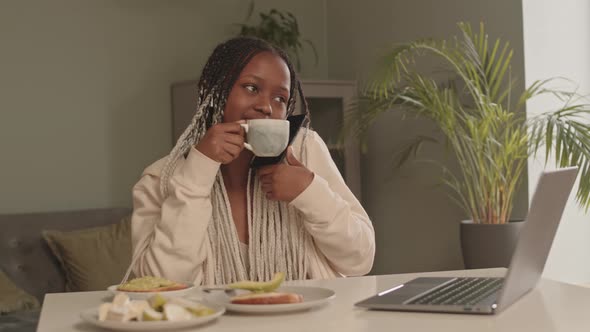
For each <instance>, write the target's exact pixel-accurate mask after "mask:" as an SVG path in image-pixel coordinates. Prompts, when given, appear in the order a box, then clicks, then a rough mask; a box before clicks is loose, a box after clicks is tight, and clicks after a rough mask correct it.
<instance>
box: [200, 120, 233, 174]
mask: <svg viewBox="0 0 590 332" xmlns="http://www.w3.org/2000/svg"><path fill="white" fill-rule="evenodd" d="M240 123H244V121H237V122H229V123H218V124H216V125H213V126H212V127H211V128H209V129H208V130H207V132H206V133H205V136H203V138H202V139H201V141H200V142H199V143H197V145H196V146H195V148H196V149H197V150H199V151H200V152H201V153H202V154H204V155H206V156H207V157H209V158H211V159H213V160H215V161H217V162H220V163H222V164H229V163H230V162H232V161H233V160H234V159H236V158H237V157H238V156H239V155H240V152H242V150H243V149H244V128H242V126H240Z"/></svg>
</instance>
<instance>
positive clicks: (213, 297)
mask: <svg viewBox="0 0 590 332" xmlns="http://www.w3.org/2000/svg"><path fill="white" fill-rule="evenodd" d="M276 291H277V292H285V293H297V294H301V295H302V296H303V302H301V303H289V304H234V303H231V297H229V296H227V295H226V294H225V293H223V292H214V293H212V294H209V295H207V297H206V298H207V300H208V301H210V302H214V303H217V304H219V305H222V306H224V307H225V308H226V309H227V310H228V311H233V312H243V313H280V312H290V311H298V310H304V309H309V308H313V307H317V306H320V305H323V304H325V303H327V302H328V301H330V300H331V299H333V298H334V297H336V293H335V292H334V291H333V290H331V289H327V288H320V287H307V286H283V287H280V288H279V289H277V290H276Z"/></svg>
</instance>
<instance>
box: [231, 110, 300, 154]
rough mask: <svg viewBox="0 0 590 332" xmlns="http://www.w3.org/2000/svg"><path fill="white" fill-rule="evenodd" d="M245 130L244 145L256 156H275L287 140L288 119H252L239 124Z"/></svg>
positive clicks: (283, 147) (282, 148) (282, 149)
mask: <svg viewBox="0 0 590 332" xmlns="http://www.w3.org/2000/svg"><path fill="white" fill-rule="evenodd" d="M240 125H241V126H242V127H244V130H245V131H246V142H245V143H244V147H246V149H248V150H250V151H252V152H253V153H254V154H255V155H256V156H258V157H276V156H278V155H280V154H281V153H282V152H283V151H284V150H285V149H286V148H287V144H288V142H289V121H287V120H279V119H253V120H248V121H247V122H246V123H245V124H240Z"/></svg>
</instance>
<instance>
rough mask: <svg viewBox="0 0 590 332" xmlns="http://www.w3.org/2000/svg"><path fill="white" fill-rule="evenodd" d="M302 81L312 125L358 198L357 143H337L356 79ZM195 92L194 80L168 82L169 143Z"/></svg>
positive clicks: (185, 122)
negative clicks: (169, 85)
mask: <svg viewBox="0 0 590 332" xmlns="http://www.w3.org/2000/svg"><path fill="white" fill-rule="evenodd" d="M302 84H303V92H304V94H305V98H306V99H307V102H308V106H309V109H310V114H311V126H312V128H313V129H314V130H315V131H316V132H317V133H318V134H319V135H320V136H321V137H322V139H323V140H324V141H325V142H326V144H327V146H328V149H329V150H330V153H331V155H332V158H333V159H334V161H335V163H336V165H337V166H338V169H339V170H340V173H341V174H342V176H343V177H344V180H345V181H346V183H347V185H348V187H349V188H350V189H351V191H352V192H353V193H354V194H355V196H356V197H357V198H358V199H359V200H360V199H361V177H360V157H359V148H358V144H357V143H356V142H355V141H354V140H352V139H346V140H344V142H343V143H339V137H340V136H339V135H340V133H341V129H342V126H343V122H344V112H345V110H346V107H347V106H348V105H349V103H350V102H351V100H352V99H353V98H354V97H355V96H356V92H357V89H356V83H355V82H353V81H313V80H304V81H302ZM196 92H197V81H196V80H192V81H184V82H178V83H174V84H172V86H171V101H172V144H175V143H176V140H178V137H180V135H181V134H182V132H183V131H184V129H185V128H186V126H188V123H189V122H190V120H191V118H192V116H193V114H194V112H195V109H196V101H197V100H196ZM298 105H301V103H298ZM299 111H301V110H299Z"/></svg>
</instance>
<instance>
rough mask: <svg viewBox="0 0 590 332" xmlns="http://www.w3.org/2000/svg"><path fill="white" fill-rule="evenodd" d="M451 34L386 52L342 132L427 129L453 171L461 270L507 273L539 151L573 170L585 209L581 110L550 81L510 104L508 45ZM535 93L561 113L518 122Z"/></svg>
mask: <svg viewBox="0 0 590 332" xmlns="http://www.w3.org/2000/svg"><path fill="white" fill-rule="evenodd" d="M458 27H459V30H460V34H459V35H458V36H455V37H454V38H453V39H450V40H432V39H425V40H417V41H413V42H409V43H406V44H402V45H399V46H396V47H395V48H394V49H393V50H392V51H391V52H389V53H388V54H387V55H386V56H385V57H384V58H383V63H382V64H381V65H380V66H379V69H380V70H379V71H378V72H377V74H376V76H374V78H373V79H372V80H371V81H370V83H369V84H368V85H367V88H366V90H365V91H364V92H363V93H362V97H361V100H360V105H359V107H357V109H358V110H359V111H358V112H354V113H352V116H349V117H348V119H347V126H348V130H349V132H350V131H352V132H353V133H354V134H357V135H359V136H361V137H362V134H363V133H364V132H366V130H367V129H368V128H369V126H370V125H371V124H372V123H373V121H374V120H375V119H376V118H377V116H379V115H380V114H381V113H383V112H389V111H394V112H404V113H406V114H413V115H416V116H419V117H422V118H426V119H429V120H430V121H432V122H434V123H435V124H436V125H437V127H438V128H439V129H440V131H441V132H442V134H443V136H444V137H445V139H446V143H447V146H448V147H449V148H450V149H449V151H451V153H452V155H454V157H455V158H456V160H457V162H458V166H459V167H458V171H454V172H453V171H450V170H449V169H447V168H445V167H444V166H443V165H442V164H441V166H442V167H443V169H444V172H443V174H444V175H443V178H442V181H443V182H444V184H446V185H447V186H448V187H449V188H451V189H452V190H451V193H452V199H453V200H454V201H455V202H456V203H457V204H458V205H459V206H460V207H461V208H462V209H463V211H464V212H465V214H466V215H467V216H469V218H470V220H469V221H464V222H462V223H461V238H462V240H461V241H462V249H463V257H464V261H465V264H466V266H467V267H468V268H474V267H491V266H506V265H507V264H508V262H509V260H510V257H511V255H512V251H513V248H514V244H515V241H516V238H517V236H516V235H517V233H518V229H519V228H520V225H522V223H517V222H510V220H511V219H510V218H511V212H512V207H513V200H514V194H515V190H516V189H517V187H518V185H519V183H520V182H521V180H522V176H523V172H524V171H525V170H526V167H527V160H528V158H529V157H533V156H534V155H535V153H536V152H538V151H541V150H544V151H545V152H546V154H547V156H549V155H550V154H551V153H552V154H553V155H554V156H555V157H556V158H555V160H556V165H557V166H559V167H565V166H573V165H577V166H580V170H581V171H580V174H581V175H580V182H579V186H578V188H577V200H578V202H579V204H580V205H581V206H583V207H586V208H587V207H588V206H590V163H589V161H590V126H589V125H588V124H587V123H586V122H584V121H583V120H584V119H583V118H584V116H585V115H589V114H590V111H589V109H590V108H589V107H588V104H587V103H583V102H580V101H581V100H582V99H581V98H580V97H579V96H578V95H577V94H576V93H574V92H568V91H563V90H556V89H551V88H550V86H551V83H552V82H554V80H552V79H550V80H546V81H538V82H535V83H534V84H533V85H532V86H530V87H528V88H527V89H525V91H524V93H522V94H521V95H520V97H519V98H518V99H514V98H511V97H512V96H513V95H514V93H515V92H514V91H513V90H514V88H513V86H514V85H513V81H512V79H511V77H510V61H511V58H512V50H511V48H510V46H509V45H508V43H502V42H501V41H500V40H499V39H498V40H495V41H494V42H490V39H489V37H488V35H487V34H486V32H485V31H484V25H483V24H481V25H480V29H479V31H474V30H473V29H472V28H471V26H470V25H469V24H466V23H459V24H458ZM425 55H429V56H431V57H434V58H436V59H438V60H440V62H441V64H443V65H445V68H446V70H447V71H446V73H447V74H448V75H444V76H445V78H444V79H441V78H440V73H424V72H423V70H420V68H419V67H418V66H417V65H416V62H417V60H419V58H421V57H423V56H425ZM544 94H545V95H546V94H549V95H552V96H554V97H556V98H560V99H561V100H562V101H563V106H562V107H560V108H559V109H556V110H552V111H550V112H547V113H544V114H541V115H538V116H535V117H531V118H527V117H526V113H525V112H524V110H523V107H524V106H525V102H526V101H527V100H528V99H530V98H533V97H535V96H539V95H544ZM431 140H432V139H430V138H427V137H422V136H421V137H419V138H417V139H415V140H413V144H409V145H407V146H406V147H405V150H404V151H401V152H400V155H401V156H404V157H403V158H402V159H401V160H400V163H403V162H405V161H406V160H407V159H408V157H410V156H412V155H415V153H416V151H417V150H418V148H419V147H420V145H421V144H422V143H423V142H425V141H431ZM546 161H547V160H546Z"/></svg>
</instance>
